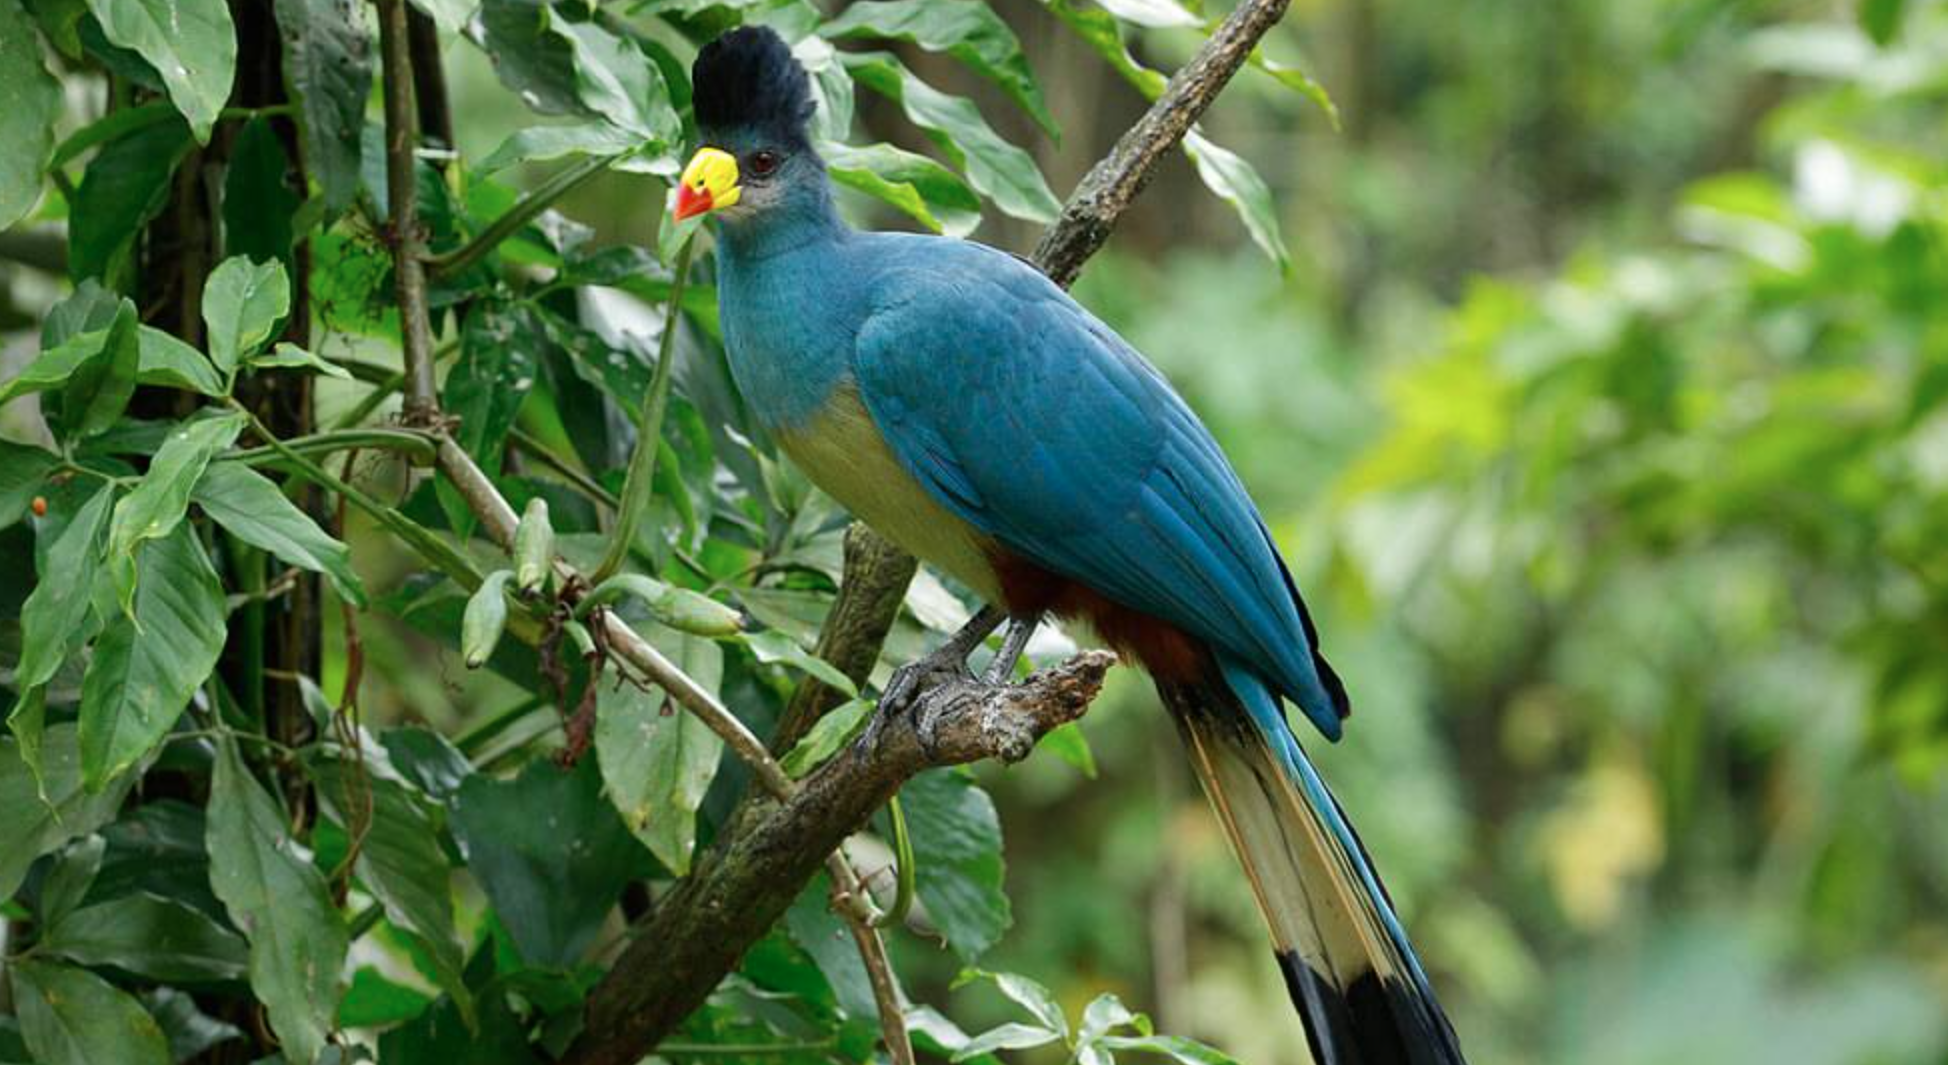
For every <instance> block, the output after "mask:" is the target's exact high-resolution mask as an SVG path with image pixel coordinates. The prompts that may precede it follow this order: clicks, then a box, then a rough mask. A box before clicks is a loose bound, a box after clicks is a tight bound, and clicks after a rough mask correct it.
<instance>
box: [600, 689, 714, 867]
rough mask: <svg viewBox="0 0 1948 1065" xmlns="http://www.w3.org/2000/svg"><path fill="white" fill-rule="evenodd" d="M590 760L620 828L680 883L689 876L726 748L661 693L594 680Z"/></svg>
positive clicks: (692, 716)
mask: <svg viewBox="0 0 1948 1065" xmlns="http://www.w3.org/2000/svg"><path fill="white" fill-rule="evenodd" d="M594 683H598V684H600V685H601V687H600V688H599V689H598V690H597V693H596V718H595V753H596V756H597V758H598V759H599V760H600V761H601V764H602V781H603V784H604V785H605V788H606V790H607V792H608V795H609V801H610V802H612V803H614V804H615V807H616V810H617V811H618V812H619V813H621V814H622V820H623V823H624V824H626V825H628V826H629V830H630V831H631V832H634V833H635V834H636V838H637V839H639V840H642V842H643V846H645V847H648V848H649V852H650V853H651V854H654V855H655V856H656V860H657V861H659V862H662V863H663V866H664V868H666V869H669V870H670V871H671V872H673V873H675V874H676V875H678V876H686V875H688V874H689V872H690V852H691V850H692V849H693V848H695V846H696V842H697V808H698V807H699V806H701V805H703V797H704V794H705V793H706V792H708V791H709V790H710V781H711V778H713V777H715V776H716V775H717V762H718V759H719V757H721V755H722V754H723V749H724V741H723V740H721V739H719V738H718V737H717V734H716V733H714V732H712V731H710V727H709V726H708V725H705V724H704V723H703V722H702V721H701V720H700V719H698V717H697V715H695V714H691V713H685V712H684V711H683V710H681V709H679V708H677V707H675V706H673V705H672V704H671V703H670V701H669V697H668V696H666V695H664V694H663V692H662V691H661V690H656V691H644V690H642V689H641V688H638V687H636V686H635V685H634V684H630V683H627V682H624V681H621V680H619V679H617V678H614V677H610V676H607V675H604V676H602V677H599V678H597V679H596V681H595V682H594Z"/></svg>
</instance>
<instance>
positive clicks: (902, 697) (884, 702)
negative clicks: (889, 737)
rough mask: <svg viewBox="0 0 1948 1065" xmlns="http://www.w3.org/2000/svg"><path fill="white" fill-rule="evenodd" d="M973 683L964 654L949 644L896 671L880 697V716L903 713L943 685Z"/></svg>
mask: <svg viewBox="0 0 1948 1065" xmlns="http://www.w3.org/2000/svg"><path fill="white" fill-rule="evenodd" d="M973 679H974V672H973V671H972V670H970V669H968V668H967V652H965V651H962V650H960V649H959V648H957V647H954V646H952V645H951V644H950V645H948V646H945V647H942V648H940V649H939V650H937V651H934V652H933V653H932V654H929V655H926V656H925V657H922V658H916V659H914V660H913V661H911V662H908V663H907V664H906V665H903V666H901V667H899V668H898V669H895V670H894V671H893V676H892V678H891V679H889V680H888V681H887V682H886V690H885V691H883V692H881V693H880V696H879V709H880V712H881V713H885V714H902V713H905V712H906V711H907V709H908V708H909V707H911V706H912V705H913V704H914V703H915V702H917V701H918V700H919V698H920V696H921V695H924V694H925V693H927V692H929V691H932V690H933V689H935V688H938V687H940V686H942V685H945V684H952V683H953V682H955V681H969V680H973Z"/></svg>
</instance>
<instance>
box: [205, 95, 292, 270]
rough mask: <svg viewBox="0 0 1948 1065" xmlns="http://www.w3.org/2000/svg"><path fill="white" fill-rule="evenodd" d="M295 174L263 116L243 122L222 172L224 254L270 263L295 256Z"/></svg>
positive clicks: (279, 142) (280, 140)
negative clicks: (292, 231) (293, 245)
mask: <svg viewBox="0 0 1948 1065" xmlns="http://www.w3.org/2000/svg"><path fill="white" fill-rule="evenodd" d="M290 175H291V158H290V156H288V155H286V154H285V153H284V141H283V139H282V138H280V137H279V136H278V134H277V130H276V129H275V128H274V127H273V126H272V125H271V120H270V119H268V118H265V117H264V116H262V115H259V116H258V117H256V118H253V119H251V120H250V121H248V122H246V123H244V126H243V129H241V130H239V131H238V132H237V137H236V140H235V141H233V142H232V143H231V146H230V163H229V165H228V166H226V167H225V168H224V171H223V249H224V251H226V252H228V253H229V254H231V255H235V256H245V257H248V258H250V259H253V260H258V261H265V262H268V261H270V260H272V259H276V260H280V261H281V260H286V259H289V258H290V256H291V219H292V216H294V215H295V214H296V213H297V210H298V206H299V203H300V200H299V198H298V190H296V189H293V188H292V187H291V177H290Z"/></svg>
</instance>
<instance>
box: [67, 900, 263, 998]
mask: <svg viewBox="0 0 1948 1065" xmlns="http://www.w3.org/2000/svg"><path fill="white" fill-rule="evenodd" d="M41 945H42V947H43V948H44V949H46V950H47V951H48V952H49V953H52V954H58V955H60V956H62V957H64V958H67V959H68V960H69V961H75V962H80V963H81V964H83V965H112V966H114V967H116V968H118V969H124V970H127V971H128V972H132V973H135V974H136V975H138V976H144V977H147V978H149V979H151V980H160V981H165V982H171V983H177V982H192V983H195V982H207V981H218V980H237V979H241V978H242V977H243V975H244V972H245V967H246V960H247V958H248V948H246V947H245V945H244V941H243V940H242V939H240V938H238V936H237V934H236V933H235V932H232V931H230V930H229V929H227V928H225V927H223V926H222V925H220V924H217V923H216V922H215V921H212V920H210V918H209V917H207V916H205V915H204V914H203V912H202V911H200V910H196V909H193V908H191V907H189V906H185V905H183V904H182V903H180V902H177V901H176V900H174V899H166V898H163V897H162V896H160V895H152V894H149V893H147V892H143V893H139V894H135V895H125V896H123V897H121V898H118V899H110V900H108V901H106V902H98V903H96V904H94V905H92V906H86V907H83V908H81V909H79V910H76V911H75V912H73V913H71V914H69V915H68V916H67V917H66V918H63V919H60V920H56V921H54V922H53V923H52V924H51V925H49V926H48V929H47V933H46V936H45V937H44V938H43V939H42V940H41Z"/></svg>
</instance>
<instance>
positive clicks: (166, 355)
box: [135, 325, 224, 396]
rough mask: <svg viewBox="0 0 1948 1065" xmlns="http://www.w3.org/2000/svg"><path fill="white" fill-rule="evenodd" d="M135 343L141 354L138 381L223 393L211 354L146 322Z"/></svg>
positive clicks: (206, 392) (213, 394)
mask: <svg viewBox="0 0 1948 1065" xmlns="http://www.w3.org/2000/svg"><path fill="white" fill-rule="evenodd" d="M136 342H137V344H138V346H139V349H140V351H141V355H142V361H141V369H140V370H139V371H138V372H137V373H136V375H135V379H136V381H137V382H138V383H140V384H145V385H161V386H163V387H165V388H180V389H182V390H183V391H185V392H200V393H202V394H203V395H206V396H221V395H223V394H224V391H223V378H222V377H221V376H219V375H218V374H217V372H216V367H214V366H211V365H210V360H209V357H208V356H206V355H204V354H203V353H202V352H200V351H197V350H196V349H195V348H192V347H190V346H189V345H188V344H185V343H183V342H182V341H180V340H178V339H176V338H175V336H173V335H172V334H169V333H165V332H163V331H162V330H160V329H156V328H153V327H151V326H146V325H145V326H143V327H142V328H140V329H138V330H137V331H136Z"/></svg>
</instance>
